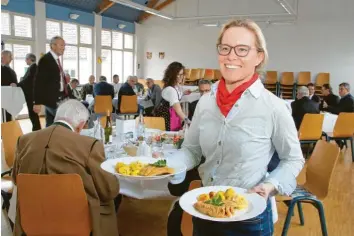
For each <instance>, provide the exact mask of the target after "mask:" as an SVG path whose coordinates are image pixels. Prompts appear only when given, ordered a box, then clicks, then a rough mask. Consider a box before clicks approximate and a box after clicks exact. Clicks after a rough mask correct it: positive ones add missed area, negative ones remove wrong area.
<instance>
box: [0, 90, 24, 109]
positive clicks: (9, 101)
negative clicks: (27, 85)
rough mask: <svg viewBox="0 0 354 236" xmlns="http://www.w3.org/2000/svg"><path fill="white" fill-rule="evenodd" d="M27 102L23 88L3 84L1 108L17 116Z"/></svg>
mask: <svg viewBox="0 0 354 236" xmlns="http://www.w3.org/2000/svg"><path fill="white" fill-rule="evenodd" d="M25 103H26V99H25V95H24V94H23V91H22V88H20V87H11V86H1V108H3V109H5V110H6V111H7V112H8V113H10V114H11V115H12V116H17V115H18V114H19V113H20V111H21V110H22V108H23V105H24V104H25Z"/></svg>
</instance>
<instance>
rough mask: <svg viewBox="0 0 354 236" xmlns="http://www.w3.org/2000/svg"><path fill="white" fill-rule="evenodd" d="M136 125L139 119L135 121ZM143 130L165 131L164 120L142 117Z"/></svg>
mask: <svg viewBox="0 0 354 236" xmlns="http://www.w3.org/2000/svg"><path fill="white" fill-rule="evenodd" d="M135 121H136V125H138V123H139V117H137V118H136V119H135ZM144 124H145V128H148V129H159V130H163V131H165V130H166V125H165V119H164V118H163V117H147V116H144Z"/></svg>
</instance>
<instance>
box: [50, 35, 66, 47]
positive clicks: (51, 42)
mask: <svg viewBox="0 0 354 236" xmlns="http://www.w3.org/2000/svg"><path fill="white" fill-rule="evenodd" d="M57 40H63V41H64V39H63V37H61V36H54V37H53V38H52V39H51V40H50V48H52V45H53V44H56V43H57Z"/></svg>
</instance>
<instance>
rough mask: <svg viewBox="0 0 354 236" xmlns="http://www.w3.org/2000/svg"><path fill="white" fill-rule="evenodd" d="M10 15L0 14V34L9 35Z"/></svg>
mask: <svg viewBox="0 0 354 236" xmlns="http://www.w3.org/2000/svg"><path fill="white" fill-rule="evenodd" d="M10 27H11V23H10V14H9V13H6V12H1V34H4V35H10V34H11V32H10Z"/></svg>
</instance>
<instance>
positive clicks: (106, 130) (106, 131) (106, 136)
mask: <svg viewBox="0 0 354 236" xmlns="http://www.w3.org/2000/svg"><path fill="white" fill-rule="evenodd" d="M111 137H112V122H111V114H110V112H109V111H107V119H106V127H105V128H104V142H105V144H107V143H109V142H110V140H111V139H112V138H111Z"/></svg>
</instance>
